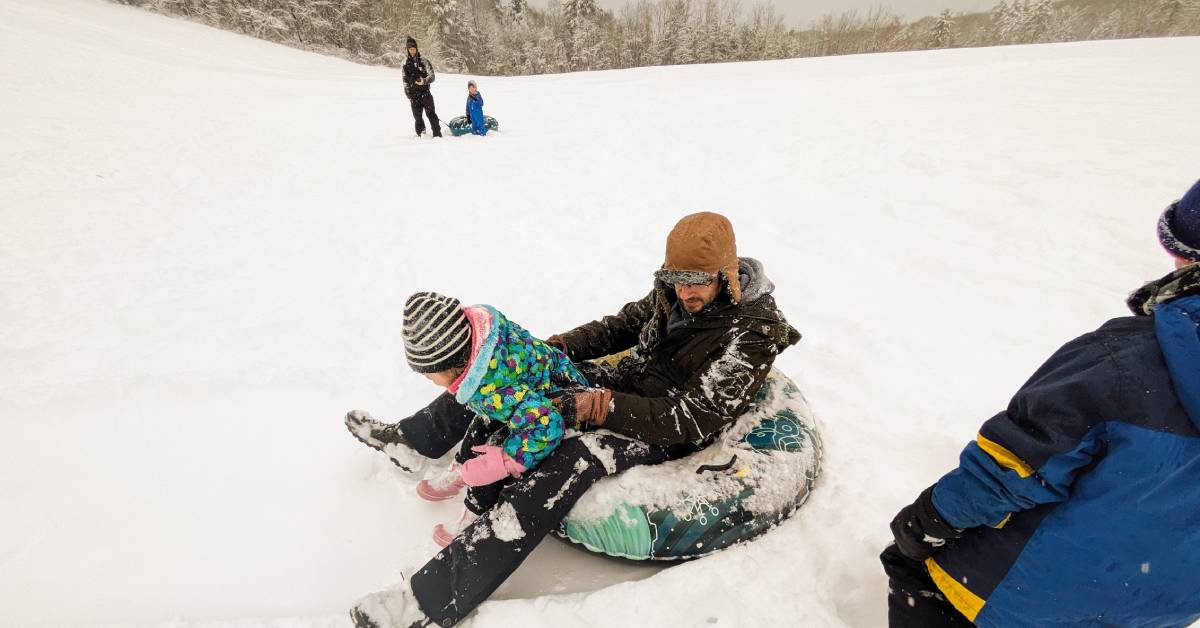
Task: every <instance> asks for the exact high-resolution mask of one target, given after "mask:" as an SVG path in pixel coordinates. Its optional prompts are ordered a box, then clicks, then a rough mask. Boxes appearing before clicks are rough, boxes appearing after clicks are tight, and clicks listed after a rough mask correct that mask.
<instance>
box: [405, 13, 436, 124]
mask: <svg viewBox="0 0 1200 628" xmlns="http://www.w3.org/2000/svg"><path fill="white" fill-rule="evenodd" d="M406 43H407V46H408V59H407V60H406V61H405V62H404V95H405V96H408V103H409V104H410V105H412V114H413V119H414V120H416V125H417V137H421V135H423V134H424V133H425V120H423V119H422V118H421V112H422V111H424V112H425V115H427V116H429V128H430V129H432V130H433V136H434V137H441V136H442V124H441V122H439V121H438V117H437V112H436V111H434V109H433V92H430V91H429V86H430V85H431V84H432V83H433V80H434V78H436V77H435V76H434V73H433V64H432V63H430V62H429V60H428V59H426V58H424V57H422V56H421V53H420V51H418V50H417V40H415V39H413V38H412V37H409V38H408V41H407V42H406Z"/></svg>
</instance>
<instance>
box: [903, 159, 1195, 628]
mask: <svg viewBox="0 0 1200 628" xmlns="http://www.w3.org/2000/svg"><path fill="white" fill-rule="evenodd" d="M1158 236H1159V240H1160V241H1161V243H1162V244H1163V246H1164V247H1165V248H1166V250H1167V252H1168V253H1170V254H1171V256H1172V257H1174V259H1175V266H1176V270H1175V271H1174V272H1172V273H1170V274H1168V275H1167V276H1165V277H1163V278H1161V279H1159V280H1157V281H1153V282H1150V283H1148V284H1146V285H1145V286H1143V287H1142V288H1140V289H1138V290H1137V291H1135V292H1134V293H1133V294H1132V295H1131V296H1130V297H1129V299H1128V305H1129V308H1130V309H1131V310H1132V312H1133V316H1129V317H1123V318H1116V319H1113V320H1111V321H1108V322H1107V323H1105V324H1104V325H1102V326H1101V327H1100V328H1099V329H1098V330H1096V331H1094V332H1091V333H1088V334H1085V335H1083V336H1081V337H1079V338H1077V339H1075V340H1072V341H1071V342H1069V343H1067V344H1066V345H1065V346H1064V347H1063V348H1062V349H1060V350H1059V351H1058V352H1057V353H1055V354H1054V355H1053V356H1051V358H1050V359H1049V360H1048V361H1047V362H1046V363H1045V364H1043V365H1042V367H1041V368H1040V369H1038V370H1037V372H1036V373H1034V374H1033V377H1031V378H1030V379H1029V381H1028V382H1026V383H1025V385H1024V386H1022V387H1021V389H1020V390H1018V391H1017V393H1016V396H1014V397H1013V399H1012V402H1011V403H1010V404H1009V406H1008V408H1007V409H1006V410H1004V411H1003V412H1001V413H999V414H997V415H996V416H994V417H992V418H991V419H990V420H988V421H987V422H986V423H984V424H983V427H982V428H980V430H979V434H978V436H977V437H976V438H975V440H974V441H973V442H971V443H970V444H968V445H967V447H966V448H965V449H964V450H963V452H962V454H961V456H960V459H959V466H958V468H956V469H954V470H952V471H951V472H950V473H948V474H946V475H945V476H943V477H942V478H941V479H940V480H938V481H937V483H936V484H934V485H933V486H931V487H929V488H928V489H926V490H925V491H924V492H923V493H921V495H920V497H918V498H917V500H916V502H914V503H913V504H911V505H909V506H907V507H905V508H904V509H903V510H901V511H900V513H899V514H898V515H896V518H895V519H894V520H893V521H892V524H891V528H892V533H893V535H894V536H895V541H896V542H895V543H894V544H892V545H890V546H889V547H888V548H887V549H886V550H885V551H884V552H883V555H882V556H881V560H882V561H883V564H884V570H885V572H886V573H887V575H888V577H889V579H890V586H889V593H888V596H889V597H888V609H889V611H888V616H889V623H890V625H891V626H893V627H904V628H908V627H918V626H919V627H921V628H930V627H937V626H970V625H972V624H974V625H978V626H996V627H1000V626H1003V627H1011V626H1147V627H1149V626H1154V627H1164V626H1181V627H1182V626H1188V625H1190V624H1192V622H1195V621H1196V620H1198V619H1200V264H1197V262H1200V181H1198V182H1197V183H1196V184H1195V185H1194V186H1193V187H1192V188H1191V190H1189V191H1188V192H1187V194H1185V195H1184V197H1183V198H1182V199H1180V200H1179V201H1177V202H1175V203H1173V204H1171V206H1170V207H1168V208H1167V210H1166V211H1165V212H1164V213H1163V214H1162V216H1161V218H1160V219H1159V222H1158Z"/></svg>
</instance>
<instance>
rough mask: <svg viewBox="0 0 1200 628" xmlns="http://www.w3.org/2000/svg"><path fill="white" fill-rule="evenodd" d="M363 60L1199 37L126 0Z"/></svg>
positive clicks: (1171, 12) (729, 55) (1110, 30)
mask: <svg viewBox="0 0 1200 628" xmlns="http://www.w3.org/2000/svg"><path fill="white" fill-rule="evenodd" d="M115 1H116V2H119V3H121V4H130V5H136V6H140V7H144V8H147V9H150V10H153V11H158V12H161V13H165V14H169V15H177V16H183V17H187V18H190V19H193V20H197V21H200V22H203V23H205V24H209V25H212V26H216V27H219V28H224V29H228V30H232V31H237V32H241V33H245V34H248V35H252V36H254V37H259V38H262V39H266V40H270V41H274V42H279V43H283V44H288V45H291V46H295V47H298V48H303V49H306V50H314V51H318V52H323V53H326V54H334V55H337V56H341V57H346V58H349V59H352V60H354V61H358V62H362V63H369V64H382V65H390V66H399V65H402V64H403V63H404V59H405V56H406V53H405V49H404V41H405V39H406V37H408V36H409V35H412V36H413V37H416V38H417V39H418V40H419V41H420V42H421V49H422V51H423V53H424V54H425V55H427V56H428V57H429V58H431V59H434V60H436V63H437V68H438V69H439V70H442V71H448V72H462V73H472V74H482V75H492V76H510V75H525V74H547V73H557V72H572V71H581V70H606V69H616V68H632V67H641V66H650V65H673V64H688V63H714V62H723V61H757V60H765V59H787V58H796V57H821V56H829V55H842V54H857V53H870V52H895V51H905V50H928V49H934V48H958V47H974V46H995V45H1006V44H1026V43H1048V42H1064V41H1080V40H1091V39H1118V38H1132V37H1158V36H1175V35H1200V0H1013V1H1011V2H1010V1H1008V0H1004V1H1002V2H1000V3H999V4H997V5H996V6H995V7H993V8H992V9H991V10H990V11H987V12H978V13H953V12H951V11H949V10H947V11H943V12H942V13H941V14H940V15H937V16H930V17H925V18H921V19H918V20H915V21H911V22H907V21H904V20H902V19H901V18H899V17H898V16H897V15H895V14H894V13H893V12H891V11H890V10H888V9H884V8H880V9H876V10H873V11H870V12H866V13H859V12H856V11H847V12H843V13H840V14H830V15H825V16H824V17H822V18H821V19H819V20H816V21H815V22H813V23H812V24H811V25H810V26H809V27H807V28H792V27H788V26H787V25H786V24H785V21H784V19H783V17H782V16H781V15H780V14H779V13H778V12H777V11H776V10H775V8H774V7H773V6H772V5H771V4H769V3H763V4H756V5H753V6H752V7H750V8H749V10H745V9H744V8H743V7H742V5H741V4H740V2H739V1H738V0H635V1H633V2H631V3H629V4H627V5H625V6H624V7H622V8H621V9H620V10H617V11H607V10H603V9H601V8H600V7H599V6H598V5H597V4H596V0H562V1H561V2H560V1H559V0H550V3H549V5H548V6H547V7H546V8H537V7H533V6H530V5H529V4H528V3H527V1H526V0H115Z"/></svg>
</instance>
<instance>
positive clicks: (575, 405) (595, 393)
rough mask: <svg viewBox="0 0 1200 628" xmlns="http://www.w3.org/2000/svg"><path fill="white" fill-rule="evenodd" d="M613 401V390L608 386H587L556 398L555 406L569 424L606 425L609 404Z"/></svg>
mask: <svg viewBox="0 0 1200 628" xmlns="http://www.w3.org/2000/svg"><path fill="white" fill-rule="evenodd" d="M610 403H612V391H611V390H608V389H607V388H585V389H583V390H582V391H579V392H572V391H567V392H566V394H564V395H561V396H559V397H558V398H556V399H554V407H555V408H557V409H558V413H559V414H561V415H562V417H563V421H564V422H566V424H567V425H576V426H577V425H581V424H583V423H591V424H592V425H595V426H596V427H600V426H603V425H604V421H605V420H606V419H607V418H608V406H609V404H610Z"/></svg>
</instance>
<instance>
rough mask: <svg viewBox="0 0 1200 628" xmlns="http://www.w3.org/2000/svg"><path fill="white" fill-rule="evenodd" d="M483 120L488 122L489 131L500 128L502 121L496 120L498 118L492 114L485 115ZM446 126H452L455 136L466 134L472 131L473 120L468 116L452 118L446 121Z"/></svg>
mask: <svg viewBox="0 0 1200 628" xmlns="http://www.w3.org/2000/svg"><path fill="white" fill-rule="evenodd" d="M483 122H484V124H487V128H488V131H489V132H490V131H499V130H500V123H499V122H496V119H495V118H493V117H492V116H483ZM446 126H448V127H450V133H451V134H452V135H454V136H459V135H466V134H468V133H470V132H471V121H470V120H468V119H467V116H458V117H457V118H451V119H450V121H449V122H447V123H446Z"/></svg>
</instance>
